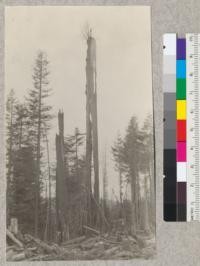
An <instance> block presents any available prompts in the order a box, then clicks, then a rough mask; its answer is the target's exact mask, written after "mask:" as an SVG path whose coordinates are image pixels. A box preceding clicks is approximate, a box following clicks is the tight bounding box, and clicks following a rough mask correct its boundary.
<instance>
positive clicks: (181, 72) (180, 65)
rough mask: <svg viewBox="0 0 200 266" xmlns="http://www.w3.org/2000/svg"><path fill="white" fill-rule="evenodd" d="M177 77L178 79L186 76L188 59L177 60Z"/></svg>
mask: <svg viewBox="0 0 200 266" xmlns="http://www.w3.org/2000/svg"><path fill="white" fill-rule="evenodd" d="M176 78H178V79H184V78H186V60H177V61H176Z"/></svg>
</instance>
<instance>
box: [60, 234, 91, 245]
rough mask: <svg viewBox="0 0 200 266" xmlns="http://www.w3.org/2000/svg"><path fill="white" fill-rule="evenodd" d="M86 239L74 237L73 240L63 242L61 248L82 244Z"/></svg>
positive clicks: (84, 237)
mask: <svg viewBox="0 0 200 266" xmlns="http://www.w3.org/2000/svg"><path fill="white" fill-rule="evenodd" d="M85 239H86V236H79V237H76V238H73V239H70V240H68V241H65V242H64V243H62V246H64V247H65V246H68V245H73V244H76V243H81V242H83V241H84V240H85Z"/></svg>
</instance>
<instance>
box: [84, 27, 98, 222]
mask: <svg viewBox="0 0 200 266" xmlns="http://www.w3.org/2000/svg"><path fill="white" fill-rule="evenodd" d="M96 75H97V74H96V41H95V39H94V38H93V37H92V34H91V30H90V31H89V32H88V34H87V57H86V186H87V190H88V192H89V193H87V194H88V196H87V208H88V214H89V215H88V218H89V221H88V223H91V213H92V208H91V206H92V197H91V194H92V182H91V176H92V174H91V173H92V159H93V165H94V189H93V191H94V200H95V202H96V203H97V204H98V203H99V156H98V127H97V84H96ZM95 210H96V213H94V217H96V218H95V220H97V216H98V210H97V208H96V207H95V208H94V210H93V211H94V212H95Z"/></svg>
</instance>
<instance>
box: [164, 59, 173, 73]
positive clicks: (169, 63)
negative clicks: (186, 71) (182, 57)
mask: <svg viewBox="0 0 200 266" xmlns="http://www.w3.org/2000/svg"><path fill="white" fill-rule="evenodd" d="M163 73H164V74H175V73H176V56H175V55H166V56H164V58H163Z"/></svg>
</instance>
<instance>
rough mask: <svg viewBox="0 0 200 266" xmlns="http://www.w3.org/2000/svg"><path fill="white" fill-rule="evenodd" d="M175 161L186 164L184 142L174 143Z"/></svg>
mask: <svg viewBox="0 0 200 266" xmlns="http://www.w3.org/2000/svg"><path fill="white" fill-rule="evenodd" d="M176 161H177V162H186V142H177V143H176Z"/></svg>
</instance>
